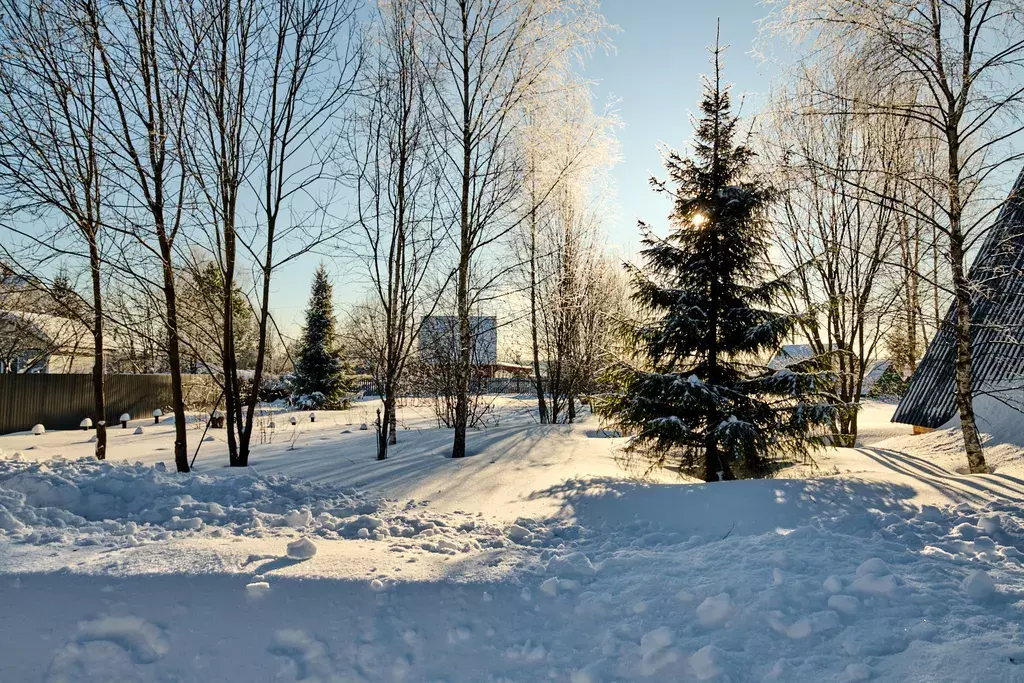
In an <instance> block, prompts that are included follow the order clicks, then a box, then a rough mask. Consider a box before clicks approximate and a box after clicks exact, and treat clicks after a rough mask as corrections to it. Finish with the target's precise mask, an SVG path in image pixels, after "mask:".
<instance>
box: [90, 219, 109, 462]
mask: <svg viewBox="0 0 1024 683" xmlns="http://www.w3.org/2000/svg"><path fill="white" fill-rule="evenodd" d="M89 270H90V272H91V274H92V302H93V308H92V339H93V365H92V392H93V413H94V417H93V423H94V424H95V425H96V459H97V460H105V459H106V457H107V401H106V394H105V391H104V386H103V385H104V376H103V288H102V283H101V281H100V254H99V248H98V247H97V245H96V239H95V237H93V238H91V239H90V240H89Z"/></svg>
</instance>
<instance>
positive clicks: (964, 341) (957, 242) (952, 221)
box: [947, 128, 988, 474]
mask: <svg viewBox="0 0 1024 683" xmlns="http://www.w3.org/2000/svg"><path fill="white" fill-rule="evenodd" d="M947 135H948V137H947V140H948V142H949V169H948V172H949V208H950V211H949V256H950V265H951V267H952V275H953V290H954V293H955V296H956V321H955V323H954V324H955V329H954V336H955V339H956V366H955V378H956V379H955V391H956V404H957V408H958V409H959V411H960V428H961V430H962V431H963V437H964V449H965V450H966V451H967V464H968V466H969V467H970V472H971V474H987V473H988V467H987V466H986V465H985V455H984V452H983V451H982V448H981V438H980V437H979V436H978V424H977V420H976V419H975V416H974V393H973V386H972V384H973V381H972V380H973V377H974V371H973V367H972V365H973V359H972V358H971V349H972V346H973V339H972V336H971V323H972V321H971V289H970V282H969V281H968V279H967V274H966V273H965V272H964V259H965V256H966V254H965V253H964V235H963V226H962V224H961V221H962V218H963V209H962V204H961V201H960V163H959V162H960V157H959V147H958V144H957V142H956V140H957V137H956V130H955V128H954V129H951V130H948V131H947Z"/></svg>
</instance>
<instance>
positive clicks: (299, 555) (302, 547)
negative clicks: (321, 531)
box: [288, 538, 316, 560]
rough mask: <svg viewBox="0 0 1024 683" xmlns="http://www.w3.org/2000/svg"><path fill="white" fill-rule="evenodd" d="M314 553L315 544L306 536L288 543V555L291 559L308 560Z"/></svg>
mask: <svg viewBox="0 0 1024 683" xmlns="http://www.w3.org/2000/svg"><path fill="white" fill-rule="evenodd" d="M314 555H316V544H315V543H313V541H311V540H309V539H308V538H300V539H299V540H297V541H292V542H291V543H289V544H288V557H290V558H292V559H293V560H308V559H309V558H311V557H313V556H314Z"/></svg>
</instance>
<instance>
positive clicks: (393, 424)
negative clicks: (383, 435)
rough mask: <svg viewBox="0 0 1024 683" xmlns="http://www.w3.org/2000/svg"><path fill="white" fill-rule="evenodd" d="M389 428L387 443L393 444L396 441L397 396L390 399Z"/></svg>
mask: <svg viewBox="0 0 1024 683" xmlns="http://www.w3.org/2000/svg"><path fill="white" fill-rule="evenodd" d="M388 426H389V429H390V430H391V431H390V433H389V436H388V445H391V446H394V445H395V444H397V443H398V397H397V396H396V397H392V399H391V419H390V420H389V421H388Z"/></svg>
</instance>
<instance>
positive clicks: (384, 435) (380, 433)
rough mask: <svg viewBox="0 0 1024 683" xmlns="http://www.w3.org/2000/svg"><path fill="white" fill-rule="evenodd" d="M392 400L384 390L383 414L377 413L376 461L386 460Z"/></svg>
mask: <svg viewBox="0 0 1024 683" xmlns="http://www.w3.org/2000/svg"><path fill="white" fill-rule="evenodd" d="M391 402H392V399H391V396H390V392H388V390H387V389H385V396H384V413H383V414H381V413H380V412H378V413H377V460H387V458H388V432H389V430H390V429H391V410H392V403H391Z"/></svg>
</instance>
